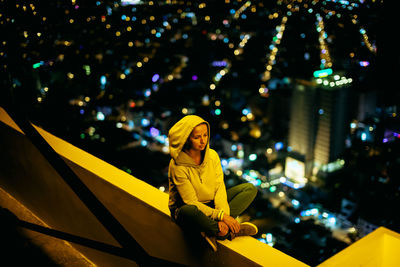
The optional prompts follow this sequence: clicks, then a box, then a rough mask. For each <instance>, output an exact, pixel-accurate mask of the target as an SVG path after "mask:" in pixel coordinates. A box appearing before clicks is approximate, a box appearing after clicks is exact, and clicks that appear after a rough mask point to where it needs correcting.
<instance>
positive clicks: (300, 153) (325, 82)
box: [285, 74, 352, 179]
mask: <svg viewBox="0 0 400 267" xmlns="http://www.w3.org/2000/svg"><path fill="white" fill-rule="evenodd" d="M351 82H352V80H351V79H348V78H346V77H342V76H341V75H340V74H334V75H330V76H327V77H317V78H316V79H314V80H313V81H311V82H310V81H298V83H297V84H296V86H295V89H294V92H293V95H292V104H291V108H292V109H291V116H290V122H289V138H288V146H289V147H290V150H291V151H290V153H289V156H288V158H287V160H286V166H285V175H286V176H287V177H288V178H293V179H300V178H303V177H305V178H311V177H312V176H314V175H316V174H317V172H318V171H321V170H322V171H324V172H329V171H330V170H332V169H336V167H337V166H336V163H338V164H339V165H340V164H341V165H343V164H342V163H343V162H342V161H340V160H339V161H337V160H338V159H339V157H340V155H341V153H342V152H343V150H344V148H345V138H346V134H347V129H348V103H347V102H348V95H349V92H348V90H350V89H349V84H350V83H351ZM332 163H335V164H333V165H332Z"/></svg>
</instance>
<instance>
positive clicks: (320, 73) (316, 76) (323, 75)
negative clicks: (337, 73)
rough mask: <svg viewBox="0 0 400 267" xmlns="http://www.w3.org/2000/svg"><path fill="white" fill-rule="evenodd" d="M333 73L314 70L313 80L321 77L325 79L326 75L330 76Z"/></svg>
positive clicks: (330, 70) (326, 70)
mask: <svg viewBox="0 0 400 267" xmlns="http://www.w3.org/2000/svg"><path fill="white" fill-rule="evenodd" d="M332 73H333V71H332V69H331V68H329V69H323V70H316V71H314V77H315V78H321V77H326V76H328V75H331V74H332Z"/></svg>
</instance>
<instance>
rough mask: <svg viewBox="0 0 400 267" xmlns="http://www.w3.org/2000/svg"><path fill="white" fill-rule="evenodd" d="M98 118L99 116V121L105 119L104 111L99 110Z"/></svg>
mask: <svg viewBox="0 0 400 267" xmlns="http://www.w3.org/2000/svg"><path fill="white" fill-rule="evenodd" d="M96 118H97V119H98V120H99V121H104V119H105V116H104V114H103V112H101V111H99V112H97V114H96Z"/></svg>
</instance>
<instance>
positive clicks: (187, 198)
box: [171, 168, 222, 220]
mask: <svg viewBox="0 0 400 267" xmlns="http://www.w3.org/2000/svg"><path fill="white" fill-rule="evenodd" d="M171 179H172V181H173V183H174V184H175V185H176V188H177V189H178V192H179V195H180V196H181V198H182V200H183V202H184V203H185V204H187V205H194V206H196V207H197V208H198V209H199V210H200V211H201V212H203V213H204V214H205V215H206V216H209V217H211V218H212V219H213V220H221V219H222V212H221V210H220V209H218V208H216V209H213V208H211V207H209V206H207V205H205V204H203V203H201V202H200V201H199V200H198V198H197V195H196V191H195V190H194V188H193V185H192V183H191V182H190V180H189V178H188V177H187V174H186V173H185V172H184V171H183V170H180V168H178V169H174V170H173V171H172V172H171Z"/></svg>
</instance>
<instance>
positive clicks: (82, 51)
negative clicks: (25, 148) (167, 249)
mask: <svg viewBox="0 0 400 267" xmlns="http://www.w3.org/2000/svg"><path fill="white" fill-rule="evenodd" d="M1 6H2V8H1V10H3V11H2V12H1V17H0V23H1V25H0V26H1V27H2V29H3V30H4V32H6V34H5V35H4V36H3V37H2V40H1V44H0V45H1V46H0V56H1V57H2V63H1V64H2V65H1V67H2V71H3V72H4V73H5V75H4V76H3V79H2V87H3V88H5V89H6V90H3V91H4V92H3V95H4V97H3V96H2V104H4V105H8V104H9V103H11V100H10V97H13V98H14V101H15V102H16V103H17V105H18V106H19V107H21V108H23V109H24V111H25V112H26V114H27V115H28V117H29V119H30V120H31V121H32V122H34V123H35V124H37V125H39V126H40V127H43V128H44V129H46V130H47V131H49V132H51V133H53V134H55V135H56V136H58V137H60V138H62V139H64V140H66V141H68V142H70V143H72V144H74V145H76V146H77V147H79V148H82V149H83V150H85V151H87V152H89V153H92V154H93V155H95V156H97V157H99V158H101V159H103V160H105V161H107V162H109V163H111V164H113V165H114V166H116V167H118V168H120V169H122V170H124V171H126V172H127V173H129V174H132V175H133V176H135V177H137V178H139V179H142V180H144V181H145V182H147V183H149V184H151V185H152V186H154V187H156V188H159V189H160V190H161V191H164V192H166V191H167V190H168V183H167V168H168V162H169V159H170V157H169V150H168V138H167V136H168V130H169V128H170V127H171V126H172V125H173V124H174V123H175V122H176V121H178V120H179V119H180V118H182V117H183V116H185V115H189V114H196V115H199V116H201V117H203V118H204V119H205V120H207V121H208V122H209V123H210V125H211V141H210V142H211V144H210V145H211V147H213V148H214V149H215V150H216V151H217V152H218V154H219V155H220V157H221V160H222V167H223V169H224V173H225V182H226V185H227V186H232V185H235V184H237V183H239V182H251V183H253V184H254V185H256V186H257V187H258V190H259V194H258V196H257V199H256V201H255V204H254V205H253V206H252V207H251V208H249V210H248V211H247V213H246V216H248V217H249V218H250V220H252V221H255V222H257V223H259V228H260V234H259V235H258V236H257V239H259V240H260V241H261V242H264V243H268V244H269V245H271V246H274V247H276V248H277V249H279V250H281V251H283V252H285V253H287V254H289V255H293V256H294V257H296V258H298V259H301V260H303V261H304V262H307V263H308V264H311V265H315V264H318V263H320V262H322V261H323V260H324V259H327V258H328V257H330V256H331V255H333V254H335V253H336V252H337V251H339V250H341V249H342V248H344V247H346V246H348V245H349V244H351V243H353V242H354V241H355V240H358V239H359V238H361V237H363V236H365V234H367V233H368V232H370V231H371V230H372V229H375V227H377V226H379V225H383V226H386V227H388V228H390V229H392V230H394V231H399V230H400V221H399V218H397V216H396V215H395V214H394V212H395V210H394V208H391V207H390V206H389V203H393V202H394V203H398V204H400V181H399V177H398V171H399V166H400V159H399V157H398V151H399V139H400V136H399V134H400V127H399V126H400V124H399V118H398V117H399V114H398V108H399V104H398V101H397V102H396V97H398V92H396V93H393V94H392V93H391V90H392V89H393V88H391V86H393V85H392V84H389V85H387V84H386V83H384V81H383V80H382V77H381V75H382V73H384V72H385V70H386V67H385V66H383V64H382V58H383V52H382V51H381V50H380V49H381V47H382V46H380V45H381V42H382V36H381V33H380V31H381V28H380V27H381V25H382V21H381V17H380V16H382V14H381V12H382V11H381V10H382V8H383V7H382V6H383V1H367V0H359V1H336V0H324V1H317V0H314V1H304V0H296V1H289V0H278V1H274V2H271V1H240V0H236V1H234V0H224V1H213V2H210V3H209V2H206V1H93V2H90V3H87V2H81V1H76V0H72V1H51V2H50V3H40V2H37V3H36V2H34V1H20V2H18V3H14V2H13V1H6V0H3V1H1ZM385 55H386V54H385ZM365 188H368V190H364V189H365ZM389 189H390V190H389ZM377 196H379V197H377ZM394 206H396V205H394ZM382 207H385V208H382ZM392 207H393V206H392ZM301 242H307V244H308V243H309V248H308V249H307V248H305V247H304V246H303V247H301V246H299V243H301ZM311 251H319V253H317V254H312V253H311Z"/></svg>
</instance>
